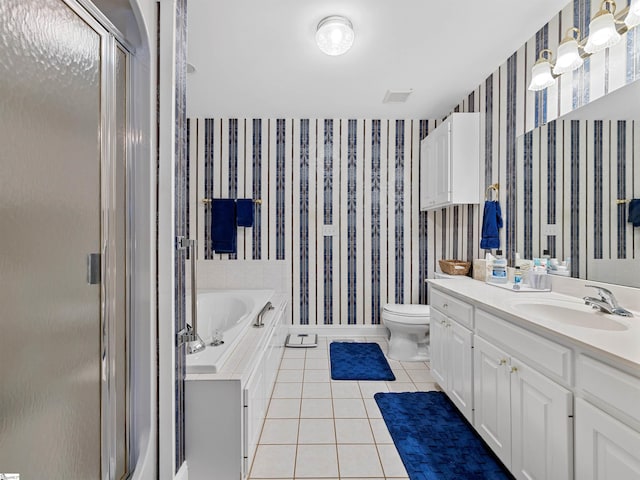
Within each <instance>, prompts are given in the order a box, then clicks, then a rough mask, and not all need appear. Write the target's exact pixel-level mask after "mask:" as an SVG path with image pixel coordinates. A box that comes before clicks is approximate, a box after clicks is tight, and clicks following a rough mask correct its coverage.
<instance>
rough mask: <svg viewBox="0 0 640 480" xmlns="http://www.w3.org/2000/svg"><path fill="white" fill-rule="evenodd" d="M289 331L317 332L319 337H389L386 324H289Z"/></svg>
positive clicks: (296, 332)
mask: <svg viewBox="0 0 640 480" xmlns="http://www.w3.org/2000/svg"><path fill="white" fill-rule="evenodd" d="M289 333H291V334H294V335H297V334H298V333H310V334H314V333H315V334H317V335H318V336H319V337H335V336H340V337H363V336H364V337H385V338H388V337H389V330H388V329H387V327H385V326H384V325H289Z"/></svg>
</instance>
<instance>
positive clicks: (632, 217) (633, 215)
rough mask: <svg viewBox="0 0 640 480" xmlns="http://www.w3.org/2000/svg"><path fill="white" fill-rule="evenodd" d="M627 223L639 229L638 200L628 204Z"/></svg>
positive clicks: (639, 208)
mask: <svg viewBox="0 0 640 480" xmlns="http://www.w3.org/2000/svg"><path fill="white" fill-rule="evenodd" d="M629 223H631V224H632V225H633V226H634V227H640V199H638V198H634V199H633V200H631V201H630V202H629Z"/></svg>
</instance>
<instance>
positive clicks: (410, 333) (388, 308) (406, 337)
mask: <svg viewBox="0 0 640 480" xmlns="http://www.w3.org/2000/svg"><path fill="white" fill-rule="evenodd" d="M430 316H431V313H430V310H429V305H403V304H396V303H388V304H386V305H385V306H384V307H383V309H382V323H383V324H384V325H385V326H386V327H387V328H388V329H389V332H390V337H389V353H388V357H389V358H391V359H393V360H400V361H401V362H424V361H425V360H429V317H430Z"/></svg>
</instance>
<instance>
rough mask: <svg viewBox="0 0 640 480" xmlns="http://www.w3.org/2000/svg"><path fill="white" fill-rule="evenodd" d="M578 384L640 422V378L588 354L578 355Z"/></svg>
mask: <svg viewBox="0 0 640 480" xmlns="http://www.w3.org/2000/svg"><path fill="white" fill-rule="evenodd" d="M576 370H577V373H576V376H577V378H576V386H577V387H578V389H579V390H581V391H583V392H585V393H588V394H589V395H591V396H593V397H595V398H598V399H600V400H602V401H603V402H606V403H607V404H609V405H611V406H612V407H614V408H617V409H618V410H620V411H622V412H624V413H626V414H627V415H629V416H630V417H632V418H633V419H635V420H637V421H639V422H640V378H638V377H634V376H633V375H629V374H628V373H626V372H622V371H620V370H618V369H617V368H614V367H611V366H609V365H607V364H605V363H602V362H600V361H598V360H595V359H593V358H591V357H588V356H586V355H580V356H579V357H578V364H577V368H576Z"/></svg>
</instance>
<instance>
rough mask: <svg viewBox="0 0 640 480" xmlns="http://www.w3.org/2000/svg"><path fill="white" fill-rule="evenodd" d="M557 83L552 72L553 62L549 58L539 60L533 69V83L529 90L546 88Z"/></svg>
mask: <svg viewBox="0 0 640 480" xmlns="http://www.w3.org/2000/svg"><path fill="white" fill-rule="evenodd" d="M554 83H555V79H554V78H553V75H552V74H551V64H550V63H549V62H548V61H547V60H542V61H540V60H539V61H537V62H536V64H535V65H534V66H533V68H532V69H531V83H530V84H529V90H533V91H534V92H535V91H538V90H544V89H545V88H547V87H550V86H551V85H553V84H554Z"/></svg>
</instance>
